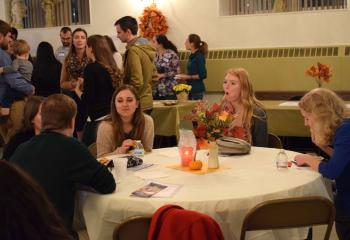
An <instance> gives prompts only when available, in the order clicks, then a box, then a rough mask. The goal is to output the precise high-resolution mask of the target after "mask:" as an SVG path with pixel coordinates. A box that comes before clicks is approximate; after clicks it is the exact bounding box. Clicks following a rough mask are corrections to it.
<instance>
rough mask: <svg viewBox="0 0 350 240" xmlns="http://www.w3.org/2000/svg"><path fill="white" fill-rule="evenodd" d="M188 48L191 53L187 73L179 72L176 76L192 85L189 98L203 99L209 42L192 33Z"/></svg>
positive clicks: (186, 43)
mask: <svg viewBox="0 0 350 240" xmlns="http://www.w3.org/2000/svg"><path fill="white" fill-rule="evenodd" d="M185 47H186V50H190V51H191V54H190V56H189V58H188V62H187V74H178V75H176V76H175V78H176V79H177V80H179V81H181V80H182V81H185V80H186V81H187V84H189V85H191V86H192V90H191V92H190V96H189V98H190V99H192V100H200V99H203V95H204V92H205V86H204V82H203V81H204V79H206V78H207V69H206V66H205V56H206V55H207V53H208V44H207V43H206V42H204V41H202V40H201V38H200V37H199V36H198V35H197V34H194V33H192V34H190V35H188V38H187V39H186V42H185Z"/></svg>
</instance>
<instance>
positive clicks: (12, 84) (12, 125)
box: [0, 19, 34, 143]
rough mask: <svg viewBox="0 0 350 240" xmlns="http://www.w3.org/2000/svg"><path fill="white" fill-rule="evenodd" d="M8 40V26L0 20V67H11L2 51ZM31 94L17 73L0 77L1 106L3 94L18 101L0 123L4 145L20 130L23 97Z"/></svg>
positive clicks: (9, 35)
mask: <svg viewBox="0 0 350 240" xmlns="http://www.w3.org/2000/svg"><path fill="white" fill-rule="evenodd" d="M10 38H11V27H10V25H8V24H7V23H6V22H4V21H3V20H1V19H0V67H4V66H9V65H11V62H12V61H11V58H10V56H9V55H8V54H7V53H6V52H5V51H4V50H3V49H6V48H7V46H8V42H9V40H10ZM9 92H10V93H9ZM33 93H34V87H33V85H31V84H30V83H29V82H28V81H26V80H25V79H24V78H23V77H22V76H21V75H20V74H19V73H18V72H13V73H6V74H1V75H0V104H2V100H3V98H4V96H5V94H14V96H17V100H18V101H17V102H14V103H13V104H12V106H11V113H10V116H9V119H8V120H6V121H5V122H3V121H2V122H1V123H0V134H1V135H2V137H3V138H4V141H5V143H6V142H8V140H9V139H10V137H11V136H13V134H14V133H15V132H16V131H17V130H18V129H20V128H21V124H22V118H23V107H24V102H23V101H22V100H23V97H24V96H28V95H31V94H33Z"/></svg>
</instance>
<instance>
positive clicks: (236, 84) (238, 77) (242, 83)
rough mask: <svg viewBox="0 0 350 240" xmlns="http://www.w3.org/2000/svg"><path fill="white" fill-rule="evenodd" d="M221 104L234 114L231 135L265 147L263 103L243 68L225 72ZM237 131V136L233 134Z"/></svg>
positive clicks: (265, 119)
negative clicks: (256, 95)
mask: <svg viewBox="0 0 350 240" xmlns="http://www.w3.org/2000/svg"><path fill="white" fill-rule="evenodd" d="M223 89H224V93H225V95H224V98H223V101H222V106H223V107H224V108H225V110H227V111H228V112H230V113H232V114H234V115H235V116H236V118H235V120H234V123H233V125H234V128H233V131H234V132H233V136H234V137H240V138H242V139H244V140H247V141H248V142H250V143H251V144H252V145H253V146H260V147H267V140H268V134H267V116H266V112H265V110H264V109H263V105H262V104H261V103H260V101H259V100H258V99H256V97H255V95H254V91H253V85H252V83H251V81H250V79H249V75H248V72H247V70H245V69H244V68H231V69H229V70H228V71H227V72H226V74H225V79H224V83H223ZM237 133H239V136H235V134H237Z"/></svg>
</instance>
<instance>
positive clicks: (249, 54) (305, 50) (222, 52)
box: [179, 46, 350, 61]
mask: <svg viewBox="0 0 350 240" xmlns="http://www.w3.org/2000/svg"><path fill="white" fill-rule="evenodd" d="M341 50H344V52H343V54H344V55H343V56H350V46H345V47H340V46H330V47H291V48H259V49H219V50H210V51H209V52H208V56H207V59H210V60H224V59H237V58H238V59H245V58H298V57H303V58H305V57H339V56H340V52H341ZM189 55H190V52H188V51H180V52H179V57H180V60H182V61H183V60H187V59H188V57H189Z"/></svg>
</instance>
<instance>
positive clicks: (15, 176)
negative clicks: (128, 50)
mask: <svg viewBox="0 0 350 240" xmlns="http://www.w3.org/2000/svg"><path fill="white" fill-rule="evenodd" d="M0 195H1V198H0V216H1V217H0V239H2V240H31V239H38V240H46V239H50V240H61V239H67V240H72V239H73V237H71V236H70V235H69V233H68V231H67V229H66V228H65V226H64V224H63V221H62V220H61V218H60V217H59V216H58V214H57V212H56V210H55V209H54V207H53V205H52V203H51V202H50V201H49V200H48V199H47V196H46V195H45V192H44V190H43V189H42V188H41V187H40V186H39V184H37V183H36V182H35V181H34V180H33V179H32V178H31V177H30V176H29V175H27V174H26V173H25V172H23V171H22V170H20V169H18V168H17V167H15V166H13V165H11V164H9V163H8V162H6V161H1V160H0Z"/></svg>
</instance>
